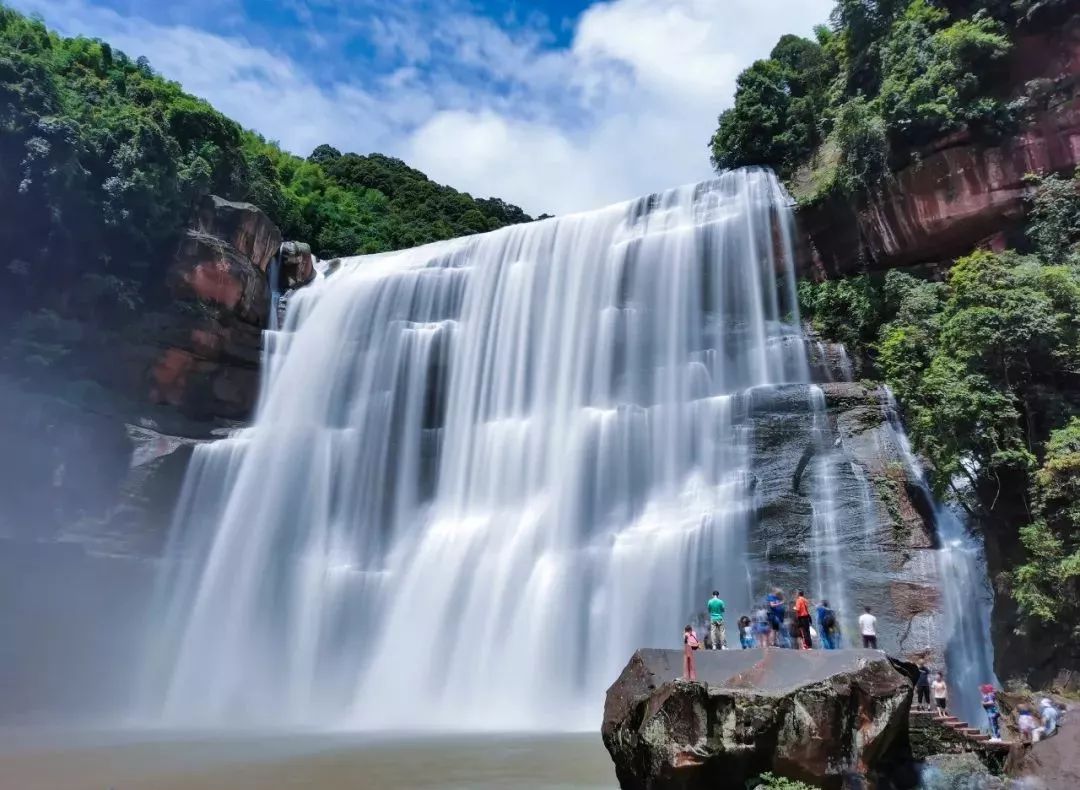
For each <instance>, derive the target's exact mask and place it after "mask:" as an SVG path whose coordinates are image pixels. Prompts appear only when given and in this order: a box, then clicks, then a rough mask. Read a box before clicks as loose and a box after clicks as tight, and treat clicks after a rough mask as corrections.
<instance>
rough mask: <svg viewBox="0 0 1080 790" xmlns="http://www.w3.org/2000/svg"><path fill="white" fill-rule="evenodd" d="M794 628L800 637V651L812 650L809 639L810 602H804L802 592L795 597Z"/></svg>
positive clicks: (811, 643) (811, 642) (804, 597)
mask: <svg viewBox="0 0 1080 790" xmlns="http://www.w3.org/2000/svg"><path fill="white" fill-rule="evenodd" d="M795 626H796V628H798V633H799V635H800V636H801V637H802V649H803V650H810V649H811V648H813V646H814V642H813V640H812V639H811V638H810V602H809V601H808V600H806V596H805V595H804V594H803V591H802V590H799V591H798V592H797V593H796V595H795Z"/></svg>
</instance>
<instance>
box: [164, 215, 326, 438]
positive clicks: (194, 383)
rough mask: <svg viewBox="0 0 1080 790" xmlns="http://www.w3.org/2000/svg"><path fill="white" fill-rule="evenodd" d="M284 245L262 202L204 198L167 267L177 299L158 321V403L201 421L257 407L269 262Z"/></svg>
mask: <svg viewBox="0 0 1080 790" xmlns="http://www.w3.org/2000/svg"><path fill="white" fill-rule="evenodd" d="M280 246H281V233H280V231H279V230H278V229H277V227H276V226H275V225H274V224H273V223H272V222H271V221H270V219H269V217H267V216H266V215H265V214H264V213H263V212H262V211H260V210H259V209H257V208H256V207H255V206H252V205H250V204H247V203H232V202H229V201H227V200H222V199H221V198H219V197H216V196H213V195H211V196H208V197H207V198H205V199H204V200H203V202H202V203H201V204H200V207H199V210H198V212H197V216H196V227H193V228H191V229H190V230H188V231H187V233H186V234H185V235H184V237H183V239H182V240H181V241H180V244H179V247H178V249H177V251H176V255H175V256H174V258H173V260H172V262H171V264H170V265H169V268H168V274H167V282H168V286H169V288H170V290H171V293H172V294H173V297H174V300H175V301H174V302H173V304H172V306H171V309H170V311H169V313H168V314H167V316H166V317H165V319H164V320H163V321H162V325H161V326H160V327H159V332H160V335H161V338H162V340H163V342H164V344H165V349H164V350H163V351H162V352H161V354H160V355H159V357H158V358H157V360H156V362H155V363H154V365H153V367H152V370H151V373H150V398H151V400H152V401H153V402H155V403H164V404H168V405H170V406H173V407H176V408H177V409H179V410H180V411H181V412H182V413H184V414H185V415H187V416H188V417H191V418H193V419H201V420H212V419H216V418H228V419H244V418H246V417H247V416H248V415H249V414H250V413H251V409H252V408H253V406H254V404H255V398H256V395H257V392H258V384H259V364H260V359H261V351H260V346H261V339H262V337H261V336H262V330H263V329H265V328H266V326H267V325H268V320H269V311H270V290H269V284H268V281H267V277H266V267H267V266H268V264H269V262H270V259H271V258H272V257H273V256H274V254H276V253H277V250H278V248H279V247H280ZM308 263H309V264H310V250H309V251H308Z"/></svg>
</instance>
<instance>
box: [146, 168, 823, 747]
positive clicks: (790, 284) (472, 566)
mask: <svg viewBox="0 0 1080 790" xmlns="http://www.w3.org/2000/svg"><path fill="white" fill-rule="evenodd" d="M793 257H794V256H793V249H792V215H791V211H790V206H789V199H788V198H787V196H786V194H785V193H784V191H783V189H782V188H781V187H780V185H779V183H778V182H777V180H776V179H775V177H774V176H773V175H772V174H771V173H768V172H765V171H757V170H747V171H734V172H730V173H726V174H723V175H721V176H720V177H719V178H718V179H716V180H715V181H711V182H707V183H703V184H698V185H693V186H686V187H682V188H678V189H674V190H671V191H668V192H664V193H661V194H655V195H652V196H649V197H647V198H643V199H640V200H636V201H631V202H628V203H623V204H619V205H615V206H611V207H608V208H605V209H601V210H599V211H594V212H589V213H583V214H576V215H570V216H566V217H560V218H555V219H550V220H546V221H541V222H534V223H530V224H526V225H515V226H512V227H507V228H503V229H501V230H498V231H494V232H492V233H487V234H483V235H478V236H471V237H467V238H463V239H455V240H451V241H446V242H439V243H436V244H431V245H427V246H425V247H420V248H417V249H412V250H406V251H403V252H396V253H386V254H382V255H374V256H364V257H358V258H354V259H346V260H344V261H343V262H342V265H341V268H340V270H339V271H337V273H336V274H335V275H334V276H333V277H331V278H326V279H320V280H318V281H317V282H315V283H313V284H312V285H311V286H309V287H308V288H305V289H302V290H300V291H298V292H296V293H295V294H294V295H293V296H292V297H290V303H289V309H288V312H287V315H286V318H285V322H284V326H283V327H282V329H281V331H279V332H274V333H271V334H272V335H273V342H272V343H271V344H268V348H269V349H270V352H269V353H270V356H271V357H272V359H271V360H270V361H269V362H268V364H267V365H266V369H265V373H264V376H265V380H264V385H263V389H262V395H261V400H260V405H259V407H258V411H257V415H256V419H255V422H254V425H253V426H252V427H251V428H248V429H244V430H242V431H240V432H238V433H236V434H234V435H233V436H232V437H230V438H228V439H226V440H223V441H219V442H217V443H215V444H212V445H208V446H204V447H200V448H198V449H197V450H196V453H195V457H194V458H193V460H192V464H191V467H190V470H189V474H188V478H187V481H186V484H185V489H184V492H183V494H182V497H181V504H180V505H179V507H178V510H177V514H176V518H175V522H174V526H173V531H172V535H171V539H170V543H169V546H168V548H167V552H166V563H165V565H166V571H165V572H164V574H163V576H162V579H161V586H160V598H159V601H158V604H157V607H158V608H157V611H158V612H159V616H158V617H157V618H156V624H157V626H156V629H155V631H156V633H155V634H154V635H153V638H152V639H151V644H152V649H153V650H154V653H153V658H152V659H151V660H149V661H148V662H147V663H148V664H150V665H151V666H152V667H153V676H152V677H150V678H148V680H147V682H146V689H147V691H146V694H145V695H144V696H145V697H146V698H147V700H149V703H148V704H153V706H154V708H155V710H156V711H157V713H158V715H160V716H162V717H163V718H164V719H165V720H166V721H169V722H173V723H214V724H217V723H234V722H252V723H262V722H266V721H273V722H275V723H278V724H283V723H301V724H329V723H333V724H338V725H341V726H355V727H380V728H388V727H428V728H439V727H459V728H461V727H464V728H504V729H520V728H533V729H535V728H549V729H559V730H564V729H578V728H583V729H586V728H587V729H592V728H593V727H595V724H596V722H597V720H598V716H599V709H600V705H601V703H602V699H603V692H604V689H605V688H606V687H607V685H608V684H609V683H610V682H611V679H612V678H614V677H616V676H617V674H618V672H619V670H620V669H621V667H622V666H623V664H624V663H625V661H626V659H627V658H628V656H629V655H630V654H631V652H632V651H633V650H635V649H636V648H638V647H642V646H667V645H673V646H677V645H678V644H679V638H680V634H681V631H682V625H684V624H685V623H687V622H690V621H691V618H692V617H693V616H694V615H695V614H696V613H697V612H699V611H700V610H701V608H702V607H703V604H704V601H705V598H706V597H707V596H708V592H709V591H710V590H712V589H713V588H714V587H715V588H718V589H720V590H722V592H723V595H724V596H725V597H726V598H727V600H728V604H729V612H730V613H732V615H733V616H737V615H738V614H740V613H743V612H746V611H749V609H750V606H751V596H753V597H755V598H756V597H757V596H758V595H760V594H762V593H763V591H764V589H765V588H766V586H767V585H768V582H769V572H770V569H769V568H768V567H757V566H755V567H754V574H757V575H758V578H756V579H754V578H750V574H751V570H750V568H751V562H750V560H749V557H750V552H749V549H748V543H749V540H750V537H751V531H752V528H753V524H754V518H755V495H754V480H753V475H752V470H751V468H750V455H751V444H752V442H751V439H752V435H753V430H754V428H753V420H752V419H751V416H750V415H751V412H752V409H753V404H754V403H755V402H756V401H755V398H758V396H759V395H762V393H766V392H770V391H774V390H775V391H780V388H778V385H782V384H795V385H800V386H801V389H799V388H796V392H797V393H798V392H801V393H802V394H801V395H799V394H797V395H796V396H795V397H796V398H802V400H803V401H804V402H805V405H804V406H803V407H802V408H803V411H804V412H805V413H809V412H810V411H814V412H815V413H818V412H820V409H821V403H819V401H820V391H819V390H817V389H816V388H812V387H810V386H809V367H808V363H807V355H806V348H805V343H804V339H803V336H802V332H801V330H800V328H799V318H798V309H797V305H796V300H795V288H794V273H793ZM815 393H816V394H815ZM759 400H760V399H759ZM822 419H823V417H822V416H821V415H820V413H818V416H816V417H815V418H814V420H815V422H816V423H820V422H821V421H822ZM828 458H829V459H830V460H829V462H830V463H831V462H832V461H833V460H835V459H834V458H833V457H832V456H831V455H830V456H828ZM828 478H829V475H828V474H827V473H826V471H825V470H824V469H823V468H821V467H817V471H816V473H815V479H816V480H817V482H816V483H815V485H814V486H813V489H814V490H815V492H816V491H818V490H820V489H825V490H824V493H822V494H821V497H820V498H822V502H823V503H824V504H823V505H821V506H822V507H824V508H825V509H824V510H823V511H822V513H823V515H822V518H823V519H824V520H823V521H822V525H823V528H827V526H828V523H829V522H828V519H829V518H832V517H833V516H834V515H835V514H834V513H831V512H829V507H831V506H830V505H829V502H828V499H827V496H828V489H829V481H828ZM815 496H818V494H816V493H815ZM817 507H819V503H815V508H817ZM829 540H830V538H829V535H828V534H827V529H826V532H824V533H822V536H821V539H820V541H819V542H820V544H821V545H820V546H816V547H815V552H816V553H817V554H819V555H820V556H819V561H817V562H815V563H814V564H813V565H812V566H808V567H807V568H806V573H807V576H806V577H804V578H806V587H807V590H808V591H811V590H814V589H815V585H816V586H817V588H820V589H823V590H824V589H828V590H829V592H830V593H832V588H829V587H826V586H823V585H825V584H826V582H825V581H823V580H822V577H824V576H826V575H830V576H831V577H832V579H831V580H830V581H829V582H828V584H830V585H838V584H839V585H842V584H843V580H842V574H843V572H842V570H841V568H840V566H839V564H838V563H839V552H840V551H841V546H840V544H839V542H837V541H835V540H833V541H832V542H831V543H830V542H829ZM788 565H790V562H788ZM788 570H790V568H788ZM836 597H837V598H838V599H840V600H842V597H843V596H842V591H838V592H837V593H836ZM840 600H837V601H835V602H834V605H835V604H838V603H839V602H840ZM729 634H731V635H732V639H733V638H734V636H733V629H731V628H729Z"/></svg>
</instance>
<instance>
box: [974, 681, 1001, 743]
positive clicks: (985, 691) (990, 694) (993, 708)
mask: <svg viewBox="0 0 1080 790" xmlns="http://www.w3.org/2000/svg"><path fill="white" fill-rule="evenodd" d="M979 692H980V693H981V694H982V706H983V710H984V711H986V719H987V721H989V722H990V738H991V740H995V741H1000V740H1001V726H1000V724H999V722H1000V721H1001V713H1000V712H999V711H998V706H997V692H995V691H994V687H993V686H991V685H990V684H989V683H983V684H982V685H981V686H979Z"/></svg>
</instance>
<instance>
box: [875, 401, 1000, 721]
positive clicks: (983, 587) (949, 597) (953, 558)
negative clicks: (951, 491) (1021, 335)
mask: <svg viewBox="0 0 1080 790" xmlns="http://www.w3.org/2000/svg"><path fill="white" fill-rule="evenodd" d="M887 414H888V419H889V425H890V426H891V427H892V430H893V432H894V433H895V436H896V440H897V444H898V446H899V447H900V449H901V452H902V454H903V457H904V462H905V464H906V465H907V467H908V473H909V479H911V480H917V481H919V483H920V485H921V486H922V488H923V493H924V496H925V497H926V501H927V502H930V503H932V504H933V510H934V522H935V526H936V528H937V535H938V539H939V541H940V544H941V545H940V548H939V549H938V550H937V551H936V552H935V554H936V556H937V562H938V575H939V577H940V579H941V592H942V597H943V599H944V600H943V603H944V606H943V609H944V623H943V624H942V627H943V629H944V635H945V638H944V640H943V641H944V644H945V667H946V682H947V684H948V687H949V699H950V703H949V707H950V712H951V713H952V714H953V715H956V716H959V717H961V718H962V719H964V720H966V721H967V722H968V723H969V724H971V725H973V726H975V727H982V728H983V729H984V730H988V725H987V722H986V715H985V714H984V713H983V710H982V703H981V698H980V695H979V686H981V685H982V684H983V683H991V684H993V685H994V686H998V681H997V676H996V675H995V674H994V646H993V642H992V641H991V636H990V613H991V610H992V607H993V601H994V598H993V590H992V589H991V588H990V582H989V578H988V576H987V572H986V560H985V557H984V556H983V547H982V543H981V542H980V541H979V539H978V538H977V537H976V536H975V535H973V534H972V533H971V532H970V531H969V530H968V529H967V526H966V524H965V521H964V519H963V517H962V515H961V514H959V513H957V512H956V511H955V510H954V508H952V507H950V506H949V505H948V504H945V503H942V502H939V501H938V500H937V499H936V498H935V497H934V496H933V494H932V493H931V491H930V487H929V484H928V483H927V481H926V476H925V474H924V472H923V470H922V466H921V464H920V463H919V460H918V458H917V457H916V456H915V454H914V453H913V452H912V450H911V443H910V442H909V441H908V438H907V433H906V432H905V431H904V426H903V424H902V423H901V421H900V418H899V414H898V412H897V409H896V405H895V403H893V402H892V400H891V396H890V401H889V403H888V405H887Z"/></svg>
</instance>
